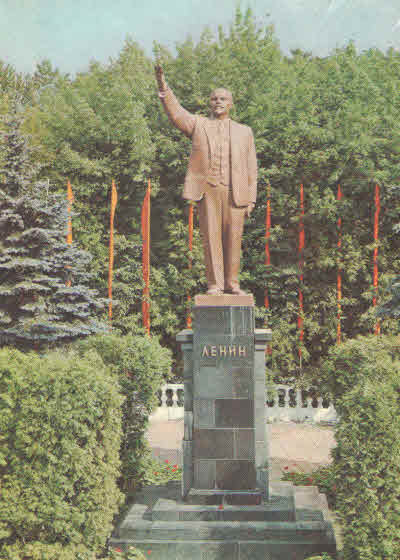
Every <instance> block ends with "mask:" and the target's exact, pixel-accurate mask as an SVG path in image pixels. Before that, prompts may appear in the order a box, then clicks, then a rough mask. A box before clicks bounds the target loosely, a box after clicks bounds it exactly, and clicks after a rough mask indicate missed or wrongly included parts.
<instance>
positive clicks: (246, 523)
mask: <svg viewBox="0 0 400 560" xmlns="http://www.w3.org/2000/svg"><path fill="white" fill-rule="evenodd" d="M319 496H320V495H319V494H318V491H317V490H316V489H313V488H312V487H294V486H293V484H292V483H290V482H279V483H274V484H271V488H270V499H269V500H268V501H264V503H263V504H262V505H260V506H229V505H223V506H222V509H220V508H219V507H218V506H205V505H199V504H197V505H196V504H188V503H187V502H183V501H182V499H181V498H180V492H179V486H178V485H176V484H170V485H168V486H166V487H149V488H145V489H144V490H143V491H142V492H141V493H140V494H139V495H138V496H137V501H136V504H134V505H133V506H132V507H131V509H130V510H129V512H128V515H127V516H126V517H125V519H124V521H123V522H122V524H121V525H120V527H119V529H118V530H117V532H116V534H115V535H114V536H113V538H112V539H111V540H110V544H111V546H114V547H120V548H121V549H123V550H128V549H129V546H135V547H137V548H139V549H140V550H142V551H143V552H144V554H145V555H146V554H151V558H152V560H266V559H269V560H288V559H289V558H290V560H304V558H307V557H308V556H311V555H314V554H318V553H322V552H328V553H331V554H334V553H335V551H336V548H335V538H334V534H333V530H332V526H331V524H330V522H328V521H326V520H325V516H324V515H323V514H321V515H318V514H317V515H315V514H314V513H312V512H313V511H314V509H313V508H316V509H317V510H318V507H321V503H322V502H323V500H322V502H321V499H320V497H319ZM295 504H297V507H298V508H299V511H295ZM317 504H320V505H319V506H318V505H317ZM325 504H326V500H325ZM322 505H324V504H322ZM317 513H318V512H317ZM288 517H291V518H290V519H287V518H288Z"/></svg>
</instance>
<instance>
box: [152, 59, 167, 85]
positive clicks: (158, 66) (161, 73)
mask: <svg viewBox="0 0 400 560" xmlns="http://www.w3.org/2000/svg"><path fill="white" fill-rule="evenodd" d="M154 70H155V73H156V80H157V83H158V89H159V90H160V91H165V90H166V89H167V83H166V81H165V76H164V70H163V69H162V67H161V64H156V66H155V68H154Z"/></svg>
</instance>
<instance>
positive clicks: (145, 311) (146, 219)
mask: <svg viewBox="0 0 400 560" xmlns="http://www.w3.org/2000/svg"><path fill="white" fill-rule="evenodd" d="M150 193H151V183H150V179H149V180H148V183H147V190H146V194H145V196H144V200H143V205H142V272H143V283H144V287H143V301H142V317H143V326H144V328H145V330H146V333H147V334H148V335H149V336H150V302H149V297H150Z"/></svg>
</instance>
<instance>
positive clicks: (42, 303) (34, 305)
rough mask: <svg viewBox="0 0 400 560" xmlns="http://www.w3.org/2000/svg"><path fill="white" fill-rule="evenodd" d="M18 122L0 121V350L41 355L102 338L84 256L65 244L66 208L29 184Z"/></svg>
mask: <svg viewBox="0 0 400 560" xmlns="http://www.w3.org/2000/svg"><path fill="white" fill-rule="evenodd" d="M20 122H21V121H20V119H19V117H18V116H15V118H14V117H12V118H9V119H8V120H7V133H6V139H5V145H6V146H7V154H6V155H7V157H6V158H5V164H4V165H3V167H2V168H1V169H0V173H1V175H0V176H1V179H2V183H3V184H2V185H1V184H0V186H1V187H2V188H0V238H1V244H0V345H15V346H19V347H21V348H23V349H30V348H32V347H33V348H35V349H40V348H42V347H44V346H47V345H54V344H57V343H60V342H69V341H71V340H74V339H76V338H78V337H82V336H85V335H89V334H92V333H96V332H100V331H102V330H104V325H102V324H101V322H100V321H99V320H98V319H97V318H96V313H98V311H99V310H100V309H101V308H102V307H103V305H104V303H103V302H102V301H100V300H98V298H97V293H96V291H95V290H93V289H89V288H88V287H87V286H88V283H89V280H90V275H89V274H88V272H87V270H88V265H89V262H90V260H91V257H90V255H89V253H87V252H86V251H82V250H80V249H78V247H77V246H76V245H74V244H72V245H68V244H67V243H66V231H67V206H66V201H65V200H64V199H63V197H61V196H59V195H50V194H49V193H48V192H47V191H48V189H46V186H48V185H46V184H44V183H32V180H33V175H34V172H35V169H34V166H32V164H31V163H30V159H29V147H28V143H27V139H26V138H25V137H24V136H23V135H22V134H21V133H20V130H19V125H20Z"/></svg>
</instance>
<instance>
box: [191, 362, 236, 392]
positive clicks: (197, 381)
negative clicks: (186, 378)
mask: <svg viewBox="0 0 400 560" xmlns="http://www.w3.org/2000/svg"><path fill="white" fill-rule="evenodd" d="M193 380H194V386H195V398H206V399H207V398H209V399H215V398H217V397H222V398H224V397H231V396H232V392H233V380H232V375H231V373H230V371H229V370H227V369H226V368H224V367H217V366H216V365H215V366H210V365H207V366H202V367H201V368H200V369H199V370H195V372H194V375H193Z"/></svg>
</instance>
